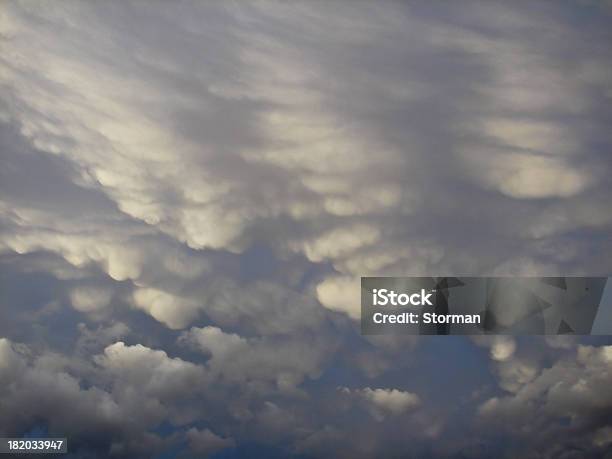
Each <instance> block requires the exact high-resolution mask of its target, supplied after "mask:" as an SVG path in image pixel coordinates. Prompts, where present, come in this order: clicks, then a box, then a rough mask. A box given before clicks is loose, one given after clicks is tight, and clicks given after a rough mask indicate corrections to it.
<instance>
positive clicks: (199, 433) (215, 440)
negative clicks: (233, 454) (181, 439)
mask: <svg viewBox="0 0 612 459" xmlns="http://www.w3.org/2000/svg"><path fill="white" fill-rule="evenodd" d="M185 436H186V437H187V440H188V441H189V447H190V448H191V450H192V451H193V452H194V453H196V454H198V455H201V456H202V457H208V456H209V455H211V454H214V453H216V452H217V451H221V450H223V449H226V448H231V447H233V446H235V444H236V442H235V441H234V440H233V439H231V438H222V437H219V436H218V435H215V434H214V433H213V432H211V431H210V430H208V429H204V430H198V429H196V428H195V427H192V428H191V429H189V430H188V431H187V433H186V434H185Z"/></svg>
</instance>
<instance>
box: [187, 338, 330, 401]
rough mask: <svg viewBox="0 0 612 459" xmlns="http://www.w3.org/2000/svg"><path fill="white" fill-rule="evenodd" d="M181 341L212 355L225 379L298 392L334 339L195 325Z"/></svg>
mask: <svg viewBox="0 0 612 459" xmlns="http://www.w3.org/2000/svg"><path fill="white" fill-rule="evenodd" d="M179 342H180V343H181V344H183V345H185V346H188V347H191V348H193V349H195V350H198V351H200V352H203V353H205V354H207V355H210V360H209V361H208V364H207V365H208V368H209V369H210V371H211V374H212V375H217V376H219V377H220V378H222V379H223V380H225V381H228V382H234V383H248V382H251V381H255V382H261V383H272V384H273V385H274V386H275V387H276V388H277V389H278V390H280V391H282V392H289V393H291V392H295V390H296V388H297V386H299V385H300V384H301V382H302V381H303V380H304V378H305V377H311V378H315V377H317V376H318V375H319V374H320V372H321V370H322V366H323V363H324V362H325V361H326V359H327V356H328V354H329V351H330V349H334V343H333V341H329V340H328V339H325V338H315V337H300V336H294V337H290V336H277V337H262V338H252V339H245V338H242V337H240V336H238V335H236V334H233V333H224V332H223V331H222V330H221V329H219V328H217V327H204V328H197V327H193V328H191V330H189V331H188V332H184V333H183V334H182V335H181V336H180V338H179Z"/></svg>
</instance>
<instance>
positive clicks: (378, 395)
mask: <svg viewBox="0 0 612 459" xmlns="http://www.w3.org/2000/svg"><path fill="white" fill-rule="evenodd" d="M341 391H342V392H344V393H346V394H349V395H351V396H354V397H356V399H357V400H360V401H361V402H362V403H363V404H364V405H365V406H366V408H367V409H368V411H369V412H370V414H371V415H372V417H374V419H376V420H377V421H382V420H383V419H384V418H385V417H387V416H398V415H401V414H404V413H406V412H408V411H410V410H413V409H415V408H416V407H418V406H419V405H420V404H421V400H420V398H419V397H418V395H416V394H414V393H411V392H404V391H401V390H398V389H371V388H369V387H366V388H364V389H354V390H351V389H348V388H346V387H343V388H341Z"/></svg>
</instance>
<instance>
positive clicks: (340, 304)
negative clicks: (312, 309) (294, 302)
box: [317, 277, 361, 320]
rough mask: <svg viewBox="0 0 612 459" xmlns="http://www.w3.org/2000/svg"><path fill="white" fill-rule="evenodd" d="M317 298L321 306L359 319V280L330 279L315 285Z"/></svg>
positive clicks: (349, 278)
mask: <svg viewBox="0 0 612 459" xmlns="http://www.w3.org/2000/svg"><path fill="white" fill-rule="evenodd" d="M317 298H318V299H319V301H320V302H321V304H322V305H323V306H325V307H326V308H329V309H331V310H333V311H340V312H344V313H346V314H348V315H349V317H351V318H352V319H355V320H359V318H360V317H361V278H359V277H358V278H351V277H332V278H327V279H325V280H324V281H323V282H321V283H320V284H319V285H317Z"/></svg>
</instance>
